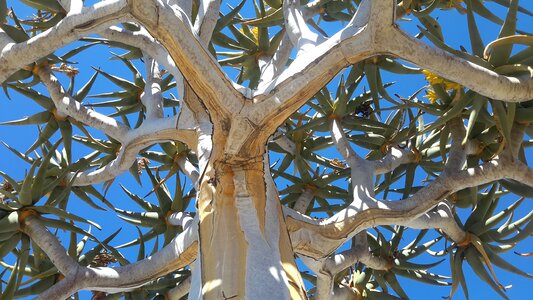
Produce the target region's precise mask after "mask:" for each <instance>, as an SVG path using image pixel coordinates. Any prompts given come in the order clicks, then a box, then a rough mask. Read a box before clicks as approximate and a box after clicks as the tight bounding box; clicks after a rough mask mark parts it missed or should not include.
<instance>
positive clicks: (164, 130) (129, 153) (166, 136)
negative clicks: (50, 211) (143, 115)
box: [70, 115, 196, 186]
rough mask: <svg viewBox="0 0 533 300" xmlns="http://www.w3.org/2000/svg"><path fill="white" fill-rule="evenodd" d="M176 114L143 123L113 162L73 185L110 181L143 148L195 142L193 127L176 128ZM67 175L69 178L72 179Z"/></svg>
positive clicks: (126, 166) (81, 177)
mask: <svg viewBox="0 0 533 300" xmlns="http://www.w3.org/2000/svg"><path fill="white" fill-rule="evenodd" d="M179 119H180V115H177V116H174V117H170V118H163V119H156V120H153V121H149V122H144V123H142V124H141V126H140V127H139V128H136V129H134V130H132V131H130V132H129V133H128V134H127V135H126V136H125V137H124V139H123V140H124V142H123V144H122V147H121V148H120V152H119V153H118V155H117V158H115V159H114V160H113V161H111V162H110V163H108V164H107V165H105V166H103V167H101V168H99V169H96V170H94V171H86V172H81V173H79V174H77V175H76V179H75V181H74V185H76V186H82V185H90V184H96V183H99V182H104V181H107V180H110V179H113V178H115V177H117V176H118V175H120V174H121V173H122V172H124V171H126V170H128V169H129V168H130V167H131V165H132V164H134V163H135V162H136V159H137V154H138V153H139V152H140V151H141V150H142V149H144V148H146V147H148V146H151V145H153V144H156V143H161V142H166V141H176V140H177V141H183V142H184V143H186V144H194V143H195V142H196V132H195V129H194V128H180V126H179V125H180V121H179ZM73 175H74V174H71V175H70V176H73Z"/></svg>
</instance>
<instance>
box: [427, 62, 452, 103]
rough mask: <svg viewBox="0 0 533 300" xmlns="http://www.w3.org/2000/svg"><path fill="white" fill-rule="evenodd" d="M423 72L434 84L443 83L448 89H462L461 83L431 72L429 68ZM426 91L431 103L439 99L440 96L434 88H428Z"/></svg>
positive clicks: (428, 80)
mask: <svg viewBox="0 0 533 300" xmlns="http://www.w3.org/2000/svg"><path fill="white" fill-rule="evenodd" d="M422 74H424V76H425V77H426V80H427V82H429V83H430V84H432V85H442V87H443V88H444V89H445V90H446V91H450V90H459V89H461V85H460V84H458V83H455V82H451V81H448V80H446V79H444V78H442V77H440V76H438V75H436V74H433V73H431V72H430V71H428V70H422ZM426 93H427V95H426V96H424V97H425V98H428V99H429V101H431V103H435V101H437V99H438V98H439V97H438V96H437V94H436V93H435V91H434V90H433V89H427V90H426Z"/></svg>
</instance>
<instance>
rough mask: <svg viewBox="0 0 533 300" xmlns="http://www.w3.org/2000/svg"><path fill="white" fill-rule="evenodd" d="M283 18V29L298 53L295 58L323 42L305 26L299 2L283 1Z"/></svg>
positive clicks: (297, 0)
mask: <svg viewBox="0 0 533 300" xmlns="http://www.w3.org/2000/svg"><path fill="white" fill-rule="evenodd" d="M283 16H284V18H285V29H286V30H287V35H288V36H289V38H290V40H291V42H292V44H293V45H294V46H296V49H297V51H298V53H297V54H296V56H297V57H298V55H300V54H302V53H304V52H306V51H309V50H311V49H313V48H315V47H316V45H318V44H319V43H321V42H323V41H324V38H323V37H321V36H319V35H318V34H316V33H314V32H313V31H312V30H311V29H309V26H307V24H306V22H305V19H304V16H303V14H302V8H301V7H300V1H299V0H284V1H283Z"/></svg>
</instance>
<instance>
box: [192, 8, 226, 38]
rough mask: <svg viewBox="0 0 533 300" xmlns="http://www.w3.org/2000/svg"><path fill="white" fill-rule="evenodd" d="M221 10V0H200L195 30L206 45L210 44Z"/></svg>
mask: <svg viewBox="0 0 533 300" xmlns="http://www.w3.org/2000/svg"><path fill="white" fill-rule="evenodd" d="M219 12H220V0H200V7H199V8H198V15H197V16H196V21H195V23H194V32H195V33H196V34H197V35H198V36H199V37H200V40H201V41H202V42H204V43H205V44H206V45H208V44H209V41H210V40H211V36H212V35H213V30H214V29H215V25H217V20H218V14H219Z"/></svg>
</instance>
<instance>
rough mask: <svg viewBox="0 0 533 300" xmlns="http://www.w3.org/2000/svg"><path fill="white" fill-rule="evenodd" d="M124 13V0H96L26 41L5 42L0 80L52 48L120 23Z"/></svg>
mask: <svg viewBox="0 0 533 300" xmlns="http://www.w3.org/2000/svg"><path fill="white" fill-rule="evenodd" d="M76 2H77V1H76ZM80 2H81V1H80ZM127 12H128V4H127V1H126V0H110V1H99V2H98V3H96V4H94V5H93V6H89V7H84V8H83V9H82V10H80V12H79V13H74V12H73V13H72V14H68V15H67V16H66V17H65V18H63V19H62V20H61V21H60V22H59V23H57V25H55V26H53V27H52V28H50V29H48V30H46V31H44V32H42V33H40V34H38V35H36V36H34V37H31V38H30V39H29V40H27V41H25V42H21V43H8V44H7V45H5V46H4V47H3V48H2V49H1V55H0V82H4V81H5V80H6V79H7V78H8V77H9V76H10V75H11V74H13V73H14V72H15V71H17V70H19V69H22V68H23V67H24V66H26V65H28V64H31V63H33V62H35V61H37V60H38V59H39V58H42V57H44V56H46V55H48V54H50V53H53V52H54V51H55V50H57V49H59V48H61V47H63V46H65V45H68V44H70V43H72V42H74V41H76V40H78V39H79V38H81V37H84V36H86V35H88V34H91V33H96V32H98V31H100V30H102V29H104V28H106V27H109V26H111V25H113V24H115V23H118V22H120V20H121V18H122V17H123V16H124V15H125V14H126V13H127Z"/></svg>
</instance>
